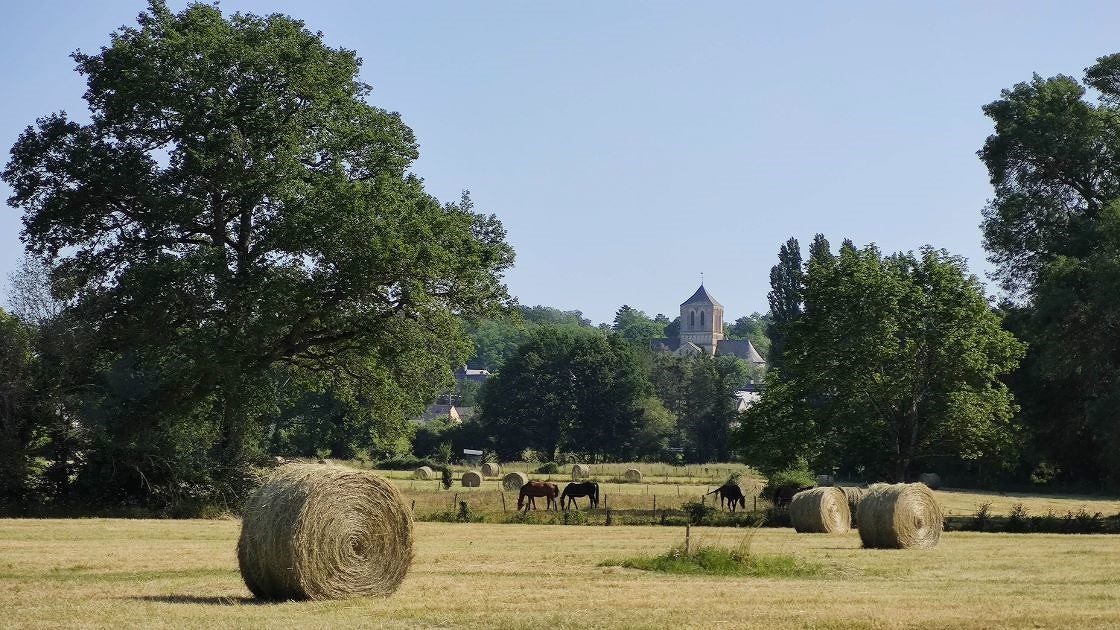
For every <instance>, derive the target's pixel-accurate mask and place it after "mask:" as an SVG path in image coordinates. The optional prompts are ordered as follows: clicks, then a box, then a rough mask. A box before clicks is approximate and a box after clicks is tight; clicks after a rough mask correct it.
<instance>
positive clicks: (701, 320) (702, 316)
mask: <svg viewBox="0 0 1120 630" xmlns="http://www.w3.org/2000/svg"><path fill="white" fill-rule="evenodd" d="M700 325H701V326H703V325H704V311H700Z"/></svg>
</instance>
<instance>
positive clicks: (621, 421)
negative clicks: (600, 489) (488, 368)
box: [480, 326, 650, 459]
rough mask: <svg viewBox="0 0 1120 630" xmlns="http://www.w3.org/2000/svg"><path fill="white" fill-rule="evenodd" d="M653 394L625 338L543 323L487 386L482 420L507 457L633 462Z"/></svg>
mask: <svg viewBox="0 0 1120 630" xmlns="http://www.w3.org/2000/svg"><path fill="white" fill-rule="evenodd" d="M649 393H650V391H649V383H648V381H647V380H646V377H645V373H644V372H643V370H642V366H641V363H640V361H639V360H638V357H637V355H636V354H635V352H634V349H633V348H632V347H631V346H630V345H629V344H628V343H627V342H626V341H625V340H623V339H622V338H621V337H619V336H618V335H606V336H604V335H603V334H601V333H599V332H598V331H595V330H587V329H580V328H568V327H548V326H542V327H540V328H538V329H537V330H536V331H535V332H534V335H533V338H532V339H531V340H530V341H529V342H527V343H525V344H524V345H522V346H521V347H520V348H518V350H517V353H516V354H515V355H514V356H513V357H511V358H510V359H509V360H508V361H507V362H506V365H505V367H504V368H503V369H502V371H501V372H500V373H499V374H498V375H497V376H495V377H492V378H490V379H489V380H488V381H487V382H486V385H485V386H484V387H483V389H482V405H481V414H482V415H481V419H480V422H481V424H482V425H483V426H484V427H486V431H487V433H488V434H489V436H491V439H493V440H494V447H495V450H496V451H497V452H498V454H499V455H500V456H501V457H503V458H508V459H513V458H516V457H517V455H518V454H519V453H520V452H521V451H522V450H523V449H525V448H532V449H534V450H536V451H539V452H541V453H543V454H544V456H545V457H546V458H548V459H551V458H553V457H555V456H556V453H557V452H558V451H559V450H560V449H563V450H564V451H574V452H580V453H585V454H587V456H588V457H589V458H591V459H595V458H613V459H626V458H627V457H633V456H634V455H635V453H636V452H637V449H638V437H639V434H640V432H641V430H642V428H643V427H642V420H643V418H644V415H643V407H642V401H643V399H645V397H646V396H648V395H649Z"/></svg>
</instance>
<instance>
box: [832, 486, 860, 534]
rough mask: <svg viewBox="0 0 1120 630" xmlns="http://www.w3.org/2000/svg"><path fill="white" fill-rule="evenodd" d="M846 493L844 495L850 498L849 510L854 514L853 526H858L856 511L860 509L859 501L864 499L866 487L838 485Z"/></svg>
mask: <svg viewBox="0 0 1120 630" xmlns="http://www.w3.org/2000/svg"><path fill="white" fill-rule="evenodd" d="M836 487H837V488H840V491H841V492H843V493H844V497H845V498H846V499H847V500H848V511H849V512H851V514H852V527H855V526H856V523H857V521H856V512H857V511H858V509H859V502H860V501H861V500H863V495H864V494H866V493H867V489H866V488H859V487H857V486H836Z"/></svg>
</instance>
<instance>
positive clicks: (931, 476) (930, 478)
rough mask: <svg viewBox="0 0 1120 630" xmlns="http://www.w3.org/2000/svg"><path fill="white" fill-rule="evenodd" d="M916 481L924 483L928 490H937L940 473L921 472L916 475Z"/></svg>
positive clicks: (939, 483) (939, 482) (939, 484)
mask: <svg viewBox="0 0 1120 630" xmlns="http://www.w3.org/2000/svg"><path fill="white" fill-rule="evenodd" d="M918 481H920V482H922V483H924V484H926V486H928V487H929V489H930V490H938V489H940V488H941V475H939V474H937V473H922V474H921V475H920V476H919V477H918Z"/></svg>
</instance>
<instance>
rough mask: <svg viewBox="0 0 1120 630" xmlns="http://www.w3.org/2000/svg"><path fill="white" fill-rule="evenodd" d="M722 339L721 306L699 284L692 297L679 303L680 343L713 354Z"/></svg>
mask: <svg viewBox="0 0 1120 630" xmlns="http://www.w3.org/2000/svg"><path fill="white" fill-rule="evenodd" d="M722 339H723V305H722V304H720V303H719V302H717V301H716V299H715V298H714V297H712V294H711V293H708V290H707V289H705V288H704V285H703V284H701V285H700V288H699V289H696V292H695V293H693V294H692V297H690V298H688V299H687V300H685V301H684V302H682V303H681V342H682V343H683V342H686V341H687V342H689V343H692V344H695V345H696V346H699V347H700V349H702V350H703V351H704V352H706V353H708V354H715V353H716V347H717V346H718V345H719V342H720V341H721V340H722Z"/></svg>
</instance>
